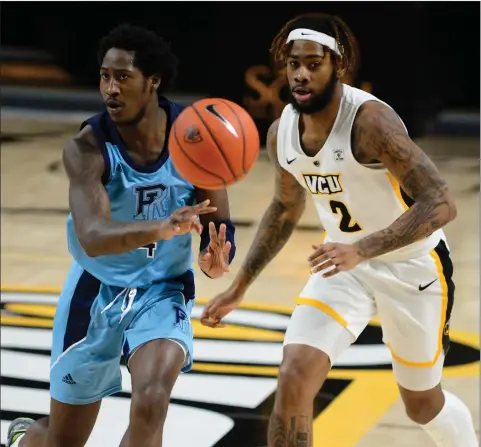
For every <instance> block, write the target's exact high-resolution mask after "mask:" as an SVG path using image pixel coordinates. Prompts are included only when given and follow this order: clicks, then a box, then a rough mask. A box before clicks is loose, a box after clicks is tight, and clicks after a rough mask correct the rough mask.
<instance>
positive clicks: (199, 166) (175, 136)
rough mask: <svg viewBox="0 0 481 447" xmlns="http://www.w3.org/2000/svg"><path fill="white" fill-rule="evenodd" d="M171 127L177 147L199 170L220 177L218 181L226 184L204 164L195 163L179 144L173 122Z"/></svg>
mask: <svg viewBox="0 0 481 447" xmlns="http://www.w3.org/2000/svg"><path fill="white" fill-rule="evenodd" d="M172 128H173V129H171V131H172V130H173V131H174V138H175V141H176V142H177V146H178V147H179V149H180V150H181V151H182V153H183V154H184V155H185V156H186V157H187V159H188V160H189V161H190V162H191V163H192V164H194V165H195V166H197V167H198V168H199V169H200V170H201V171H205V172H207V173H209V174H210V175H213V176H214V177H216V178H218V179H220V181H221V182H222V183H221V184H222V185H224V186H225V184H226V181H225V180H224V179H223V178H222V177H221V176H220V175H218V174H216V173H214V172H211V171H209V170H208V169H206V168H205V167H204V166H202V165H200V164H199V163H197V162H196V161H195V160H193V159H192V158H191V157H190V155H189V154H188V153H187V151H185V150H184V149H183V147H182V146H181V144H180V142H179V137H178V136H177V127H176V126H175V123H174V125H173V126H172Z"/></svg>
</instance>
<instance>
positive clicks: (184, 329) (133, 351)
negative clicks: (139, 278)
mask: <svg viewBox="0 0 481 447" xmlns="http://www.w3.org/2000/svg"><path fill="white" fill-rule="evenodd" d="M153 287H155V286H153ZM146 293H147V294H149V295H150V296H144V299H143V300H142V303H143V305H142V307H141V308H139V309H138V310H137V311H136V315H135V318H134V319H133V320H132V322H131V323H130V324H129V326H128V327H127V330H126V332H125V335H126V345H127V346H128V365H129V368H130V370H131V372H133V371H132V362H133V361H134V360H136V358H138V356H139V354H140V353H141V351H142V350H143V351H144V352H147V350H149V351H150V350H151V349H154V352H155V355H153V356H152V357H151V359H150V360H148V363H149V365H152V367H153V368H154V369H155V368H157V369H159V368H160V366H159V362H163V363H164V364H165V365H169V367H170V365H172V368H173V369H174V370H175V371H177V374H178V373H179V372H180V371H181V370H182V371H183V372H187V371H189V370H190V369H191V368H192V361H193V330H192V324H191V321H190V314H191V312H192V307H193V304H194V300H188V301H187V303H186V302H185V298H184V295H183V294H182V293H181V292H178V291H174V292H164V293H160V294H157V293H155V290H152V291H147V292H146ZM153 340H159V341H161V340H165V341H168V343H155V344H151V347H149V348H148V349H147V346H146V345H147V344H148V343H149V342H151V341H153ZM152 346H154V348H153V347H152ZM156 346H159V348H155V347H156ZM165 346H169V348H168V349H166V348H165ZM144 347H145V348H146V349H143V348H144ZM179 353H180V355H181V363H180V367H179V365H178V354H179ZM144 356H145V354H143V355H142V357H144ZM146 361H147V360H146ZM142 363H143V362H141V364H142ZM145 368H147V364H146V366H145Z"/></svg>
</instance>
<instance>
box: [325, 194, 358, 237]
mask: <svg viewBox="0 0 481 447" xmlns="http://www.w3.org/2000/svg"><path fill="white" fill-rule="evenodd" d="M329 205H330V206H331V211H332V212H333V213H334V214H340V215H341V221H340V222H339V229H340V230H341V231H342V232H343V233H356V232H357V231H361V230H362V228H361V225H359V224H358V223H357V222H356V221H355V220H353V218H352V216H351V213H349V210H348V209H347V206H346V205H345V204H344V203H343V202H339V201H338V200H330V201H329Z"/></svg>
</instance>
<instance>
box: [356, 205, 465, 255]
mask: <svg viewBox="0 0 481 447" xmlns="http://www.w3.org/2000/svg"><path fill="white" fill-rule="evenodd" d="M456 212H457V211H456V206H455V204H454V202H453V201H452V200H440V201H436V202H434V201H433V202H423V201H418V202H416V203H415V204H414V205H412V206H411V208H409V209H408V210H407V211H406V212H405V213H403V214H402V215H401V216H400V217H399V218H398V219H396V220H395V221H394V222H393V223H392V224H391V225H390V226H389V227H387V228H385V229H384V230H381V231H377V232H375V233H373V234H371V235H369V236H367V237H365V238H363V239H361V240H360V241H358V242H356V243H355V245H356V246H357V248H358V253H359V254H360V255H361V256H362V257H364V258H366V259H370V258H374V257H376V256H381V255H383V254H385V253H389V252H391V251H394V250H397V249H400V248H402V247H405V246H407V245H410V244H412V243H414V242H417V241H420V240H421V239H424V238H426V237H428V236H429V235H430V234H432V233H433V232H434V231H436V230H438V229H440V228H442V227H443V226H444V225H446V224H447V223H449V222H450V221H452V220H453V219H454V218H455V217H456Z"/></svg>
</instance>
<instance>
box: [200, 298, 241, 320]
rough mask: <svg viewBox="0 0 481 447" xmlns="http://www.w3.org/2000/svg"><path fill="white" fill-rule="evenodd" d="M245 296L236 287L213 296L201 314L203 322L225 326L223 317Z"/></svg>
mask: <svg viewBox="0 0 481 447" xmlns="http://www.w3.org/2000/svg"><path fill="white" fill-rule="evenodd" d="M243 298H244V296H243V295H241V294H239V293H238V292H236V291H235V290H234V289H228V290H226V291H225V292H222V293H220V294H219V295H217V296H216V297H214V298H212V299H211V300H210V301H209V302H208V303H207V304H206V306H205V307H204V310H203V311H202V315H201V316H200V322H201V324H203V325H204V326H208V327H213V328H221V327H224V326H225V324H224V323H223V322H222V318H224V317H225V316H226V315H227V314H229V313H231V312H232V311H233V310H234V309H236V308H237V306H239V304H240V303H241V301H242V299H243Z"/></svg>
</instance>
